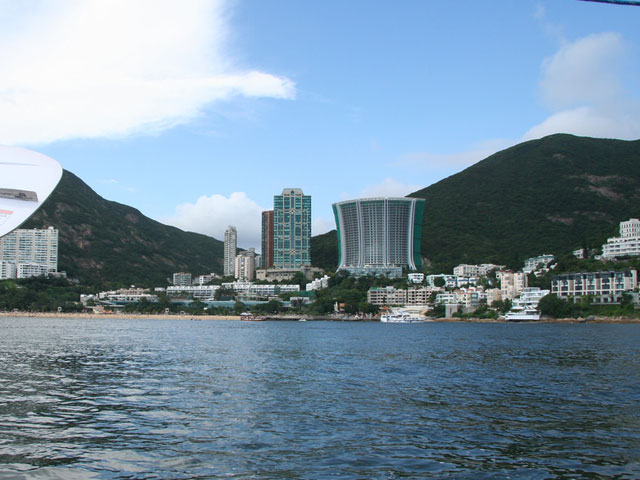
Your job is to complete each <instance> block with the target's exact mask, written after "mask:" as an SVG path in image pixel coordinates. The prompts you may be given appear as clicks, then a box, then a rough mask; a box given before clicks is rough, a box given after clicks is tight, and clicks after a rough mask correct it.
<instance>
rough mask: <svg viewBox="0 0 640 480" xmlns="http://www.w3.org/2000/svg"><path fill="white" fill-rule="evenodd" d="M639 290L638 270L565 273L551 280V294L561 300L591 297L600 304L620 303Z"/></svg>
mask: <svg viewBox="0 0 640 480" xmlns="http://www.w3.org/2000/svg"><path fill="white" fill-rule="evenodd" d="M637 288H638V272H637V271H636V270H626V271H619V272H615V271H600V272H586V273H565V274H562V275H554V276H553V279H552V280H551V293H554V294H555V295H557V296H558V297H560V298H573V299H578V298H580V297H583V296H590V297H593V298H594V300H595V301H596V302H598V303H618V302H620V301H621V300H622V296H623V294H624V293H625V292H631V291H633V290H635V289H637Z"/></svg>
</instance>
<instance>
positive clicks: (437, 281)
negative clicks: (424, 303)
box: [433, 277, 447, 287]
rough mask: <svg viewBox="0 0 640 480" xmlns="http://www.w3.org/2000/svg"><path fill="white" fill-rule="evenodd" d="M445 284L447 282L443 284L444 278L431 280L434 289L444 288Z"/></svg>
mask: <svg viewBox="0 0 640 480" xmlns="http://www.w3.org/2000/svg"><path fill="white" fill-rule="evenodd" d="M446 283H447V282H445V280H444V278H442V277H436V278H434V279H433V285H434V286H436V287H444V286H445V284H446Z"/></svg>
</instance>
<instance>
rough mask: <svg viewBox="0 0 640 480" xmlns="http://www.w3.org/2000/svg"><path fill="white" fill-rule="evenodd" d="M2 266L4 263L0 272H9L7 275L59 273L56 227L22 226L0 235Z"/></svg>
mask: <svg viewBox="0 0 640 480" xmlns="http://www.w3.org/2000/svg"><path fill="white" fill-rule="evenodd" d="M0 265H4V266H3V267H2V269H1V272H0V273H2V275H7V276H6V277H4V278H16V277H17V278H27V277H30V276H38V275H47V274H48V273H50V272H57V271H58V230H57V229H55V228H53V227H49V228H45V229H38V228H33V229H20V228H19V229H16V230H14V231H12V232H11V233H8V234H7V235H5V236H3V237H0ZM9 275H11V276H9ZM13 275H15V276H13ZM0 278H3V277H0Z"/></svg>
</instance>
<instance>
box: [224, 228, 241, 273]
mask: <svg viewBox="0 0 640 480" xmlns="http://www.w3.org/2000/svg"><path fill="white" fill-rule="evenodd" d="M237 251H238V231H237V230H236V227H234V226H233V225H229V227H228V228H227V229H226V230H225V232H224V265H223V266H224V276H225V277H231V276H232V275H233V274H234V273H235V260H236V253H237Z"/></svg>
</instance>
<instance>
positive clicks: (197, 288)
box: [166, 285, 220, 300]
mask: <svg viewBox="0 0 640 480" xmlns="http://www.w3.org/2000/svg"><path fill="white" fill-rule="evenodd" d="M219 288H220V285H173V286H169V287H167V290H166V293H167V295H168V296H170V297H191V298H194V299H197V300H211V299H213V298H214V296H215V294H216V291H217V290H218V289H219Z"/></svg>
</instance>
